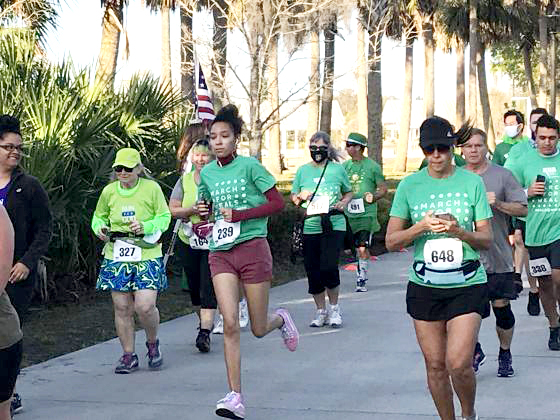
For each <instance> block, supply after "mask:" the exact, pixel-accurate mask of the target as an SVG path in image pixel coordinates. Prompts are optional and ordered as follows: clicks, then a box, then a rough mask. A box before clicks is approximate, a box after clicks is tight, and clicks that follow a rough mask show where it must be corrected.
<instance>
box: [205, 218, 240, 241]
mask: <svg viewBox="0 0 560 420" xmlns="http://www.w3.org/2000/svg"><path fill="white" fill-rule="evenodd" d="M240 232H241V223H240V222H235V223H229V222H226V221H225V220H224V219H220V220H217V221H216V224H215V225H214V228H213V229H212V239H213V240H214V244H215V245H216V246H217V247H219V246H222V245H227V244H231V243H232V242H234V241H235V240H236V239H237V238H238V237H239V233H240Z"/></svg>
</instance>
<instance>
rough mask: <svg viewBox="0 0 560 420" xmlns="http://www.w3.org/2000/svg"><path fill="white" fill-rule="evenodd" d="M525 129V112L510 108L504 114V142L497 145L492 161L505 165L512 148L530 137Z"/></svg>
mask: <svg viewBox="0 0 560 420" xmlns="http://www.w3.org/2000/svg"><path fill="white" fill-rule="evenodd" d="M524 130H525V118H524V117H523V114H522V113H521V112H519V111H516V110H515V109H510V110H509V111H507V112H506V113H505V114H504V136H503V137H502V142H501V143H500V144H498V145H497V146H496V149H495V150H494V155H493V156H492V162H493V163H495V164H496V165H500V166H504V163H506V159H507V158H508V154H509V151H510V149H511V148H512V147H513V146H514V145H516V144H517V143H520V142H521V141H523V140H528V137H527V136H526V135H524V134H523V131H524Z"/></svg>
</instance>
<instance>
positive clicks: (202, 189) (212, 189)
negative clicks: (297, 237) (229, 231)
mask: <svg viewBox="0 0 560 420" xmlns="http://www.w3.org/2000/svg"><path fill="white" fill-rule="evenodd" d="M275 185H276V179H274V177H273V176H272V175H271V174H270V172H268V171H267V170H266V168H265V167H264V166H263V165H262V164H261V163H260V162H259V161H258V160H257V159H255V158H250V157H245V156H237V157H236V158H235V159H234V160H233V161H232V162H231V163H228V164H227V165H225V166H219V165H218V162H217V161H213V162H210V163H209V164H208V165H206V166H205V167H204V168H202V171H201V172H200V184H199V185H198V197H199V199H205V200H207V201H209V202H212V205H213V211H214V216H215V218H216V221H219V220H221V219H223V217H222V215H221V214H220V209H221V208H230V209H234V210H246V209H251V208H255V207H259V206H260V205H262V204H264V203H266V201H267V200H266V197H265V195H264V193H265V192H266V191H268V190H270V189H271V188H272V187H274V186H275ZM239 223H240V233H239V236H238V237H237V238H236V239H235V240H234V241H233V242H231V243H228V244H225V245H221V246H216V244H215V243H214V239H213V238H212V239H211V240H210V251H225V250H228V249H231V248H232V247H234V246H235V245H237V244H240V243H242V242H246V241H249V240H251V239H254V238H266V236H267V233H268V226H267V223H268V217H260V218H258V219H249V220H242V221H241V222H239Z"/></svg>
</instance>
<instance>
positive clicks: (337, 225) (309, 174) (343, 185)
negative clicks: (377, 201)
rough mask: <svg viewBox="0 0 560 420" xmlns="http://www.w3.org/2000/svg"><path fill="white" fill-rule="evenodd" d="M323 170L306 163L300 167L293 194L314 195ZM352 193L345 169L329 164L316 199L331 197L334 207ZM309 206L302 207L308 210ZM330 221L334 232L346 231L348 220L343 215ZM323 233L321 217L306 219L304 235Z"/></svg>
mask: <svg viewBox="0 0 560 420" xmlns="http://www.w3.org/2000/svg"><path fill="white" fill-rule="evenodd" d="M323 168H324V167H323V166H315V165H314V164H313V163H306V164H305V165H302V166H300V167H299V168H298V170H297V172H296V176H295V178H294V182H293V183H292V194H299V193H300V192H301V191H309V192H310V193H313V191H315V188H316V187H317V183H318V182H319V179H320V178H321V173H322V172H323ZM350 191H352V187H351V185H350V181H349V179H348V175H347V174H346V171H345V170H344V167H343V166H342V165H341V164H340V163H336V162H329V163H328V165H327V169H326V170H325V175H323V179H322V180H321V184H320V185H319V189H318V190H317V194H316V195H315V197H319V196H327V197H329V205H330V207H333V206H334V205H335V204H336V203H337V202H338V201H340V199H341V198H342V195H343V194H346V193H347V192H350ZM308 204H309V203H308V202H305V203H303V204H302V207H303V208H307V206H308ZM330 219H331V223H332V226H333V230H339V231H342V232H344V231H346V219H345V218H344V216H343V215H342V214H336V215H333V216H331V217H330ZM322 232H323V229H322V228H321V217H320V216H314V217H309V218H307V219H305V223H304V225H303V233H305V234H309V235H313V234H318V233H322Z"/></svg>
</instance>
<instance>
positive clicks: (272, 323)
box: [198, 105, 299, 419]
mask: <svg viewBox="0 0 560 420" xmlns="http://www.w3.org/2000/svg"><path fill="white" fill-rule="evenodd" d="M242 126H243V120H242V119H241V118H240V117H239V115H238V111H237V108H236V107H235V106H234V105H228V106H226V107H224V108H222V109H221V110H220V111H219V112H218V114H217V115H216V119H215V120H214V122H213V123H212V125H211V129H210V146H211V148H212V151H213V152H214V153H215V155H216V160H215V161H213V162H211V163H209V164H208V165H206V166H205V167H204V168H203V169H202V171H201V173H200V177H201V181H200V185H199V204H198V211H199V215H200V217H202V218H205V217H208V216H209V214H210V211H212V212H213V215H214V217H215V219H216V222H215V224H214V228H213V230H212V234H211V235H210V241H209V247H210V256H209V262H210V271H211V273H212V281H213V283H214V290H215V292H216V297H217V299H218V305H219V307H220V312H221V313H222V315H223V319H224V354H225V359H226V371H227V377H228V384H229V388H230V392H228V393H227V394H226V396H225V397H224V398H222V399H221V400H219V401H218V403H217V405H216V414H217V415H218V416H222V417H228V418H235V419H242V418H245V406H244V401H243V396H242V395H241V353H240V343H239V341H240V329H239V306H238V302H239V284H240V283H241V285H242V287H243V290H244V292H245V297H246V299H247V303H248V306H249V318H250V320H251V331H252V332H253V334H254V335H255V337H259V338H260V337H264V336H265V335H267V334H268V333H270V332H271V331H273V330H276V329H280V330H281V333H282V337H283V339H284V344H285V345H286V347H287V348H288V349H289V350H290V351H295V350H296V347H297V345H298V342H299V333H298V330H297V328H296V326H295V324H294V322H293V320H292V317H291V316H290V314H289V312H288V311H287V310H286V309H283V308H280V309H277V310H276V311H275V314H274V315H272V316H270V317H269V315H268V292H269V289H270V284H271V280H272V255H271V253H270V247H269V245H268V242H267V240H266V236H267V221H268V216H270V215H272V214H274V213H277V212H279V211H281V210H282V208H283V207H284V201H283V198H282V196H281V195H280V193H279V192H278V190H277V189H276V180H275V179H274V177H273V176H272V175H270V173H269V172H268V171H267V170H266V169H265V168H264V166H263V165H261V163H260V162H259V161H257V160H256V159H253V158H247V157H244V156H238V155H237V151H236V150H237V144H238V142H239V139H240V136H241V129H242Z"/></svg>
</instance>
